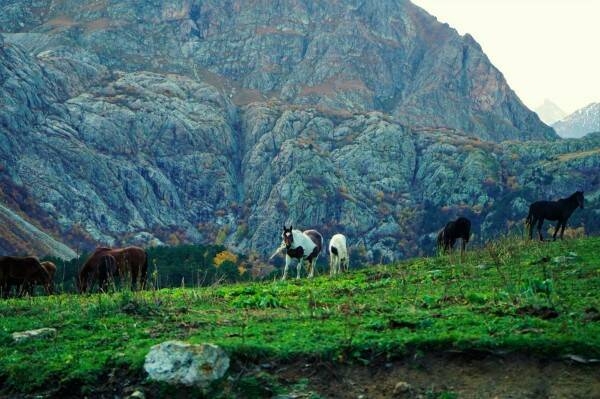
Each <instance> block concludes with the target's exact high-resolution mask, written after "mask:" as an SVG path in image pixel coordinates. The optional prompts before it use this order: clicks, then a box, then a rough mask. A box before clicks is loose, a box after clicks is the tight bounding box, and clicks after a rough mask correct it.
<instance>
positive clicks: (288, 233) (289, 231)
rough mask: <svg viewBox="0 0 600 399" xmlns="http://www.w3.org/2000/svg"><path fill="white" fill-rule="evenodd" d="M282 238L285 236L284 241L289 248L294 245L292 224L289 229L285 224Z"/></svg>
mask: <svg viewBox="0 0 600 399" xmlns="http://www.w3.org/2000/svg"><path fill="white" fill-rule="evenodd" d="M281 238H283V243H284V244H285V246H286V247H287V248H289V247H290V246H291V245H292V242H294V234H293V233H292V226H291V225H290V228H289V229H288V228H287V227H285V225H283V233H282V234H281Z"/></svg>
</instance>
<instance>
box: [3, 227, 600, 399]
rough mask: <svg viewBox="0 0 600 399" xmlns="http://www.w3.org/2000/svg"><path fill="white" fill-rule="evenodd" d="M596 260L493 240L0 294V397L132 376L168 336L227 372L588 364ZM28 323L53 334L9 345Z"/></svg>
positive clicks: (568, 244)
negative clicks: (256, 367) (236, 280)
mask: <svg viewBox="0 0 600 399" xmlns="http://www.w3.org/2000/svg"><path fill="white" fill-rule="evenodd" d="M599 253H600V238H598V237H594V238H586V239H578V240H566V241H563V242H555V243H537V242H529V241H521V240H517V239H515V240H513V239H504V240H500V241H497V242H494V243H491V244H489V245H487V246H486V247H484V248H482V249H479V250H475V251H471V252H468V253H467V254H466V257H465V259H463V260H462V261H461V259H460V257H459V256H458V254H453V255H449V256H437V257H431V258H418V259H412V260H408V261H405V262H401V263H397V264H394V265H387V266H372V267H365V268H362V269H358V270H354V271H352V272H351V273H348V274H346V275H343V276H340V277H336V278H334V279H330V278H329V277H328V276H320V277H317V278H315V279H313V280H308V279H301V280H290V281H286V282H281V281H272V282H263V283H243V284H235V285H220V286H212V287H206V288H194V289H183V288H182V289H162V290H150V291H145V292H129V291H121V292H116V293H112V294H92V295H86V296H81V295H73V294H62V295H56V296H51V297H44V296H37V297H33V298H24V299H8V300H1V301H0V320H2V324H1V327H0V386H1V387H2V391H0V396H1V394H6V395H13V394H17V393H20V394H27V393H35V392H48V391H50V392H60V390H61V389H67V388H66V387H73V386H78V385H80V384H81V385H82V388H81V393H83V394H85V393H86V392H91V391H93V389H94V386H95V385H96V384H98V383H99V381H103V380H105V379H106V378H108V377H107V376H110V375H112V374H114V373H115V370H125V371H126V372H127V373H130V374H131V375H135V376H138V377H142V376H143V373H144V372H143V362H144V356H145V355H146V353H147V352H148V350H149V348H150V347H151V346H152V345H154V344H157V343H159V342H162V341H165V340H169V339H181V340H186V341H190V342H192V343H200V342H207V341H208V342H213V343H216V344H218V345H221V346H223V347H224V348H225V349H226V350H227V351H228V353H229V354H230V355H231V356H232V357H233V358H234V360H235V361H234V364H237V365H239V364H244V362H250V363H253V362H268V361H281V360H290V359H297V358H313V359H314V358H320V359H333V361H334V362H340V363H348V362H359V363H361V364H368V363H369V362H374V361H375V360H377V359H392V358H397V357H402V356H404V355H406V354H411V353H415V352H428V351H443V350H449V349H450V350H458V351H486V352H488V351H489V352H500V351H502V352H504V351H514V352H520V353H524V352H525V353H528V354H532V355H536V356H544V357H547V356H550V357H562V356H565V355H577V356H581V357H584V358H594V357H596V358H600V293H599V290H598V288H599V287H600V258H599V257H598V254H599ZM352 266H357V265H352ZM41 327H54V328H56V329H57V330H58V333H57V336H56V337H55V338H54V339H52V340H39V341H30V342H26V343H21V344H15V343H13V342H12V338H11V335H10V334H11V333H12V332H15V331H23V330H28V329H35V328H41ZM32 369H35V372H32ZM111 373H112V374H111ZM77 389H79V388H77Z"/></svg>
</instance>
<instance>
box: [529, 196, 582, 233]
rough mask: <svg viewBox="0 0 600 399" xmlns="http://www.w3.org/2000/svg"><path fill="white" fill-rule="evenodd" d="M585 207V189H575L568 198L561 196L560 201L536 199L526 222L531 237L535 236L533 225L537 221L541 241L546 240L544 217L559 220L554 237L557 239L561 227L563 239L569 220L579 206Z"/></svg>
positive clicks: (530, 207)
mask: <svg viewBox="0 0 600 399" xmlns="http://www.w3.org/2000/svg"><path fill="white" fill-rule="evenodd" d="M578 207H579V208H581V209H583V191H575V192H574V193H573V194H571V195H570V196H569V197H567V198H561V199H559V200H558V201H536V202H534V203H533V204H531V205H530V206H529V214H528V215H527V219H526V220H525V224H526V225H528V226H529V239H530V240H531V239H532V238H533V226H534V225H535V224H536V223H537V230H538V235H539V237H540V241H544V237H543V236H542V224H543V223H544V219H548V220H551V221H555V220H558V224H557V225H556V230H554V235H553V236H552V238H553V239H554V240H556V234H557V233H558V229H559V228H560V229H561V230H560V239H561V240H562V238H563V234H564V232H565V227H566V225H567V220H569V217H571V214H572V213H573V212H574V211H575V209H577V208H578Z"/></svg>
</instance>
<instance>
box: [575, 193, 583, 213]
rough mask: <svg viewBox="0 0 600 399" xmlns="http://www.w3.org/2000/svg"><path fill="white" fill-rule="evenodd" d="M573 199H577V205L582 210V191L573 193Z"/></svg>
mask: <svg viewBox="0 0 600 399" xmlns="http://www.w3.org/2000/svg"><path fill="white" fill-rule="evenodd" d="M575 198H577V205H579V207H580V208H581V209H583V191H577V192H576V193H575Z"/></svg>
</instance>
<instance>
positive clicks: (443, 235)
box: [437, 216, 471, 255]
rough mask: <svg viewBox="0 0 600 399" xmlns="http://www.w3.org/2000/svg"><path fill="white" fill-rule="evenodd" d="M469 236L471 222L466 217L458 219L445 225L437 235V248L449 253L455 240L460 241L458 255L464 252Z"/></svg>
mask: <svg viewBox="0 0 600 399" xmlns="http://www.w3.org/2000/svg"><path fill="white" fill-rule="evenodd" d="M470 236H471V221H470V220H469V219H467V218H466V217H462V216H461V217H459V218H458V219H456V220H453V221H450V222H448V223H446V225H445V226H444V228H443V229H442V230H440V232H439V233H438V235H437V245H438V248H440V249H442V250H444V251H449V250H451V249H452V248H454V244H456V240H458V239H459V238H460V239H461V245H460V253H461V255H462V254H463V253H464V252H465V247H466V246H467V243H468V242H469V237H470Z"/></svg>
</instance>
